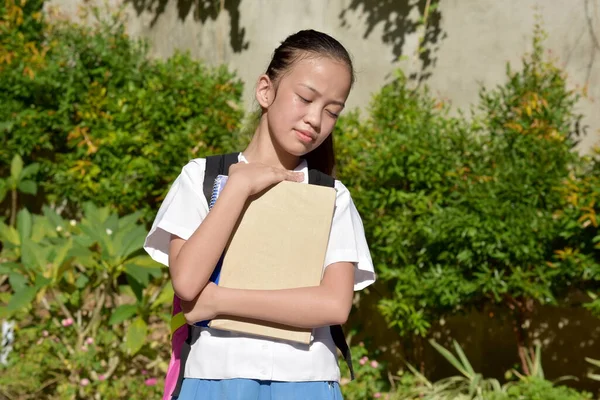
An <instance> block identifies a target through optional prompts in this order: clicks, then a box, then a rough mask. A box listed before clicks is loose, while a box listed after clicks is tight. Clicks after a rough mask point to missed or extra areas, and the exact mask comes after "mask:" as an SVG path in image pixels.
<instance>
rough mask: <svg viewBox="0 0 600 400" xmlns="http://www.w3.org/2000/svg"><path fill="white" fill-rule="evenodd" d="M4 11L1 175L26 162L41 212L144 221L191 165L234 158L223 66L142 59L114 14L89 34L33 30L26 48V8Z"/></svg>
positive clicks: (237, 101) (183, 57) (235, 100)
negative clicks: (217, 155) (16, 158)
mask: <svg viewBox="0 0 600 400" xmlns="http://www.w3.org/2000/svg"><path fill="white" fill-rule="evenodd" d="M3 11H4V13H3V15H2V18H3V20H4V21H5V22H4V25H3V42H4V43H5V46H6V47H5V49H6V51H5V53H4V56H3V58H2V61H0V93H1V94H0V104H1V105H2V106H1V107H0V165H7V164H6V163H8V162H9V161H10V158H12V157H13V155H14V154H20V155H21V156H22V157H23V159H24V160H25V162H30V161H31V160H34V159H35V160H36V161H37V162H39V163H40V164H41V166H42V168H41V169H40V173H39V176H38V177H37V180H38V182H40V184H41V186H42V189H43V192H44V194H45V195H47V196H48V199H49V201H50V202H54V203H60V204H63V203H66V205H67V206H68V208H67V210H70V211H75V210H77V209H78V208H79V207H81V204H83V203H84V202H85V201H94V202H96V203H98V204H107V205H108V204H111V205H114V206H115V207H116V209H117V210H118V211H119V212H120V213H121V214H123V213H128V212H132V211H134V210H141V211H143V212H144V218H145V219H146V220H148V219H149V217H150V215H151V213H153V212H155V210H156V209H157V205H158V204H159V203H160V201H161V200H162V197H163V196H164V194H165V193H166V190H167V189H168V185H169V184H170V183H171V182H172V181H173V180H174V178H175V177H176V176H177V174H178V173H179V172H180V170H181V167H182V166H183V165H184V164H185V163H186V162H187V161H188V159H190V158H193V157H200V156H204V155H206V154H210V153H213V152H223V151H229V150H231V149H233V148H237V146H238V142H237V136H236V135H235V134H234V132H236V131H237V130H238V128H239V126H240V121H241V119H242V116H243V110H242V107H241V94H242V85H241V83H240V81H239V80H237V79H236V78H235V77H234V75H233V74H231V73H230V72H228V71H227V70H226V69H225V68H224V67H219V68H214V69H211V68H208V67H207V66H205V65H204V64H202V63H200V62H197V61H193V60H192V59H191V58H190V56H189V55H188V54H179V53H178V54H175V55H173V56H172V57H170V58H169V59H167V60H164V61H163V60H155V59H150V58H149V57H148V51H147V46H146V45H145V44H144V43H142V42H140V41H138V40H134V39H132V38H130V37H128V36H127V34H126V33H125V25H124V23H123V21H122V19H121V18H120V16H119V15H118V14H117V15H110V16H109V17H101V13H100V12H99V11H97V10H94V9H92V11H93V12H91V13H90V14H89V15H84V16H83V17H84V18H86V20H87V21H90V23H88V24H86V25H81V24H75V23H71V22H65V21H63V22H55V23H49V22H47V21H42V23H43V24H42V26H41V27H42V28H43V29H42V32H41V33H40V35H39V37H33V38H32V39H31V40H30V41H27V42H26V43H23V39H22V34H21V30H22V29H24V28H23V25H24V24H26V21H27V18H29V19H31V18H32V17H31V16H28V15H27V14H26V12H27V11H28V10H26V9H23V8H22V7H21V5H20V4H18V3H15V2H14V1H13V0H9V1H8V2H7V6H6V8H4V9H3ZM20 16H23V18H21V17H20ZM36 18H37V19H39V18H42V17H39V16H36ZM3 51H4V50H3ZM5 173H6V171H4V170H3V169H2V168H0V176H2V175H4V174H5Z"/></svg>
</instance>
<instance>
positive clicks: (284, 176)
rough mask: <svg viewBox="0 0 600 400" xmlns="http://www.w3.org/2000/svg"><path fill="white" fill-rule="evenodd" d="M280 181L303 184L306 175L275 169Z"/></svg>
mask: <svg viewBox="0 0 600 400" xmlns="http://www.w3.org/2000/svg"><path fill="white" fill-rule="evenodd" d="M273 170H274V171H275V172H276V174H277V178H278V180H279V181H290V182H302V181H304V173H302V172H296V171H289V170H284V169H276V168H274V169H273Z"/></svg>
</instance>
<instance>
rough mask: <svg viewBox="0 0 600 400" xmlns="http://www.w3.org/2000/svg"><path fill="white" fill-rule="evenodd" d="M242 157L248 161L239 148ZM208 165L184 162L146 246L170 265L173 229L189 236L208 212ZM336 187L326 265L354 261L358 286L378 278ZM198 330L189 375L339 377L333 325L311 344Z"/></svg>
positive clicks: (355, 218) (354, 217)
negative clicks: (204, 192) (170, 243)
mask: <svg viewBox="0 0 600 400" xmlns="http://www.w3.org/2000/svg"><path fill="white" fill-rule="evenodd" d="M238 159H239V161H240V162H245V161H246V160H245V159H244V158H243V156H242V154H241V153H240V156H239V158H238ZM205 166H206V161H205V159H203V158H197V159H194V160H192V161H190V162H189V163H188V164H187V165H186V166H184V167H183V170H182V171H181V174H180V175H179V176H178V177H177V179H176V180H175V182H174V183H173V185H172V186H171V188H170V190H169V192H168V193H167V196H166V198H165V200H164V201H163V203H162V205H161V206H160V209H159V210H158V214H157V216H156V219H155V220H154V223H153V225H152V228H151V230H150V232H149V233H148V236H147V237H146V242H145V244H144V249H145V250H146V251H147V252H148V254H149V255H150V256H151V257H152V258H153V259H154V260H156V261H158V262H160V263H162V264H164V265H168V258H169V256H168V253H169V242H170V237H171V234H175V235H177V236H179V237H181V238H183V239H186V240H187V239H188V238H189V237H190V236H191V235H192V234H193V233H194V232H195V230H196V229H197V228H198V226H199V225H200V224H201V223H202V220H203V219H204V218H205V217H206V215H207V214H208V202H207V199H206V198H205V197H204V194H203V191H202V187H203V181H204V170H205ZM295 170H296V171H302V172H304V183H308V168H307V164H306V161H302V162H301V163H300V165H298V167H296V169H295ZM335 188H336V189H337V197H336V205H335V212H334V216H333V223H332V228H331V233H330V237H329V244H328V247H327V254H326V257H325V264H324V268H327V266H328V265H331V264H333V263H336V262H351V263H354V265H355V267H356V270H355V274H354V276H355V281H354V290H361V289H363V288H365V287H366V286H368V285H370V284H371V283H373V282H374V281H375V273H374V269H373V262H372V261H371V255H370V253H369V248H368V246H367V241H366V239H365V234H364V230H363V224H362V221H361V218H360V216H359V214H358V211H357V210H356V207H355V206H354V203H353V202H352V198H351V197H350V192H349V191H348V189H347V188H346V187H345V186H344V185H343V184H342V183H341V182H340V181H337V180H336V181H335ZM196 331H198V332H200V334H199V337H198V338H194V340H192V343H193V344H192V347H191V350H190V354H189V356H188V360H187V362H186V365H185V375H184V376H185V377H186V378H201V379H232V378H247V379H257V380H271V381H286V382H301V381H339V379H340V371H339V368H338V364H337V353H336V347H335V344H334V343H333V339H332V338H331V334H330V331H329V327H322V328H316V329H314V330H313V341H312V342H311V344H310V345H309V346H307V345H301V344H297V343H291V342H286V341H276V340H270V339H263V338H258V337H252V336H245V335H242V334H238V333H233V332H227V331H221V330H216V329H211V328H201V329H197V330H196Z"/></svg>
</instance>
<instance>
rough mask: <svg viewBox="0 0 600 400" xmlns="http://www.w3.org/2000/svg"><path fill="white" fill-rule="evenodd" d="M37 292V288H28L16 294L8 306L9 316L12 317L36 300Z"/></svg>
mask: <svg viewBox="0 0 600 400" xmlns="http://www.w3.org/2000/svg"><path fill="white" fill-rule="evenodd" d="M37 291H38V290H37V288H35V287H31V286H28V287H26V288H24V289H21V290H19V291H18V292H15V294H13V296H12V297H11V298H10V301H9V302H8V305H7V306H6V311H7V312H8V315H12V314H14V313H15V312H17V311H20V310H21V309H23V308H25V307H27V306H28V305H29V304H31V302H32V301H33V299H35V295H36V294H37Z"/></svg>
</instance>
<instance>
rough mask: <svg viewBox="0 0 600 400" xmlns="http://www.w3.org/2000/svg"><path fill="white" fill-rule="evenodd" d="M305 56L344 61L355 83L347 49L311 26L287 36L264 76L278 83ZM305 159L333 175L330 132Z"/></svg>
mask: <svg viewBox="0 0 600 400" xmlns="http://www.w3.org/2000/svg"><path fill="white" fill-rule="evenodd" d="M306 57H330V58H332V59H334V60H336V61H340V62H342V63H344V64H345V65H346V66H347V67H348V69H349V70H350V76H351V78H350V79H351V84H352V85H353V84H354V80H355V78H354V67H353V66H352V59H351V58H350V54H348V51H347V50H346V49H345V48H344V46H342V44H341V43H340V42H338V41H337V40H336V39H334V38H332V37H331V36H329V35H327V34H325V33H322V32H318V31H315V30H312V29H309V30H303V31H299V32H297V33H294V34H293V35H290V36H288V37H287V38H286V39H285V40H284V41H283V42H282V43H281V45H280V46H279V47H277V48H276V49H275V51H274V52H273V57H272V59H271V63H270V64H269V67H268V68H267V72H266V75H267V76H268V77H269V78H270V79H271V81H273V83H274V84H275V85H276V86H277V82H278V80H279V79H281V77H282V76H283V75H284V74H285V73H286V72H287V71H289V69H290V68H291V66H292V65H293V64H294V63H295V62H297V61H299V60H300V59H303V58H306ZM304 158H305V159H306V161H307V162H308V165H309V167H310V168H314V169H318V170H319V171H321V172H323V173H326V174H328V175H333V174H334V170H335V150H334V147H333V134H331V135H329V137H328V138H327V139H325V141H323V143H321V145H320V146H319V147H317V148H316V149H314V150H313V151H311V152H309V153H307V154H306V155H305V156H304Z"/></svg>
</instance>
